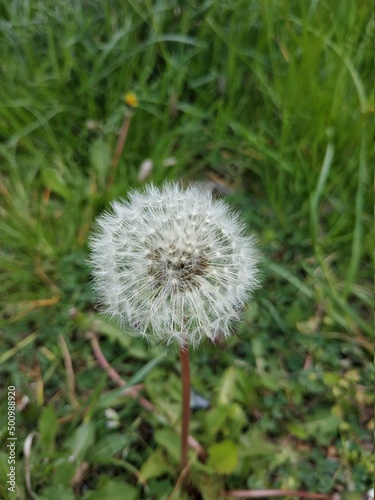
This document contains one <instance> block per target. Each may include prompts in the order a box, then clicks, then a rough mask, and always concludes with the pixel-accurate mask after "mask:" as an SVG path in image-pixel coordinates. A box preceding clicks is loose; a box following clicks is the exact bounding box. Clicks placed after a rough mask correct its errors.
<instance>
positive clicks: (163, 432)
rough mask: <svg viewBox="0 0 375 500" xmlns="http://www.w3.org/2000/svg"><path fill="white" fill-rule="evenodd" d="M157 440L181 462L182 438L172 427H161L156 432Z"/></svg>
mask: <svg viewBox="0 0 375 500" xmlns="http://www.w3.org/2000/svg"><path fill="white" fill-rule="evenodd" d="M155 441H156V442H157V443H158V444H160V446H162V447H163V448H165V449H166V450H167V451H168V453H169V454H170V455H171V457H172V458H173V459H174V460H175V461H176V462H179V460H180V448H181V446H180V438H179V436H177V434H176V433H175V432H173V431H172V430H171V429H159V430H157V431H156V432H155Z"/></svg>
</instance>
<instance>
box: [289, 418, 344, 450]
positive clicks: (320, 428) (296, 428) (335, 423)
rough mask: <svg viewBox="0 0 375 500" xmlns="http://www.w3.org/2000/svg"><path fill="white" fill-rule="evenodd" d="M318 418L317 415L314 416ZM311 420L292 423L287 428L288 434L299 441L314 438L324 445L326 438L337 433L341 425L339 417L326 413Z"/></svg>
mask: <svg viewBox="0 0 375 500" xmlns="http://www.w3.org/2000/svg"><path fill="white" fill-rule="evenodd" d="M316 417H318V415H316ZM316 417H315V418H313V419H311V420H310V421H308V422H305V423H298V424H297V423H293V424H290V425H289V426H288V428H289V430H290V432H291V433H292V434H293V435H294V436H296V437H297V438H299V439H308V438H310V437H312V438H315V439H316V440H317V441H318V442H320V443H325V442H326V441H327V438H329V437H331V436H332V435H334V434H335V433H336V432H338V429H339V425H340V423H341V419H340V417H338V416H337V415H332V414H330V413H328V414H327V415H324V416H319V417H318V418H316Z"/></svg>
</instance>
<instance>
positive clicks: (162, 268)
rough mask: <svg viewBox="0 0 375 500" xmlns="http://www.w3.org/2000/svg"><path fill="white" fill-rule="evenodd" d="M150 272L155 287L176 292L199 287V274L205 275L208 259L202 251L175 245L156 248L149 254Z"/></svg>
mask: <svg viewBox="0 0 375 500" xmlns="http://www.w3.org/2000/svg"><path fill="white" fill-rule="evenodd" d="M148 257H149V261H150V265H149V268H148V274H149V276H150V277H151V278H152V285H153V287H154V288H155V289H159V290H160V291H161V290H164V291H166V290H169V291H171V292H173V293H175V292H181V293H183V292H186V291H190V290H192V289H193V288H195V287H199V286H200V283H199V280H198V276H203V275H204V274H205V271H206V269H207V265H208V261H207V258H206V257H205V256H204V254H203V253H202V252H199V251H198V252H197V251H194V252H193V251H190V250H180V249H177V248H176V247H175V246H174V245H170V246H169V248H168V249H165V248H161V247H158V248H155V249H154V250H153V251H152V252H150V254H149V256H148Z"/></svg>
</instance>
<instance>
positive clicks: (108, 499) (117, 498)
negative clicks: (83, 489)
mask: <svg viewBox="0 0 375 500" xmlns="http://www.w3.org/2000/svg"><path fill="white" fill-rule="evenodd" d="M137 498H139V495H138V490H137V489H136V488H134V486H131V485H130V484H127V483H123V482H120V481H108V482H107V483H105V484H103V485H102V486H100V487H99V488H98V489H97V490H95V491H93V492H92V493H89V494H88V495H87V497H85V500H136V499H137Z"/></svg>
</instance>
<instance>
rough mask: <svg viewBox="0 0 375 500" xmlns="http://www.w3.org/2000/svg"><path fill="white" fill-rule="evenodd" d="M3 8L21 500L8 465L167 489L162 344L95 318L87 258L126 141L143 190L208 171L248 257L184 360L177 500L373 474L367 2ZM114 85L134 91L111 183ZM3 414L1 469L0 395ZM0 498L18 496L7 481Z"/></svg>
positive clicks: (117, 102)
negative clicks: (254, 261)
mask: <svg viewBox="0 0 375 500" xmlns="http://www.w3.org/2000/svg"><path fill="white" fill-rule="evenodd" d="M0 15H1V18H0V33H1V43H2V49H3V50H2V54H3V55H2V59H1V62H0V68H1V72H2V75H3V78H2V89H1V96H2V99H1V104H0V136H1V139H2V143H1V145H0V156H1V174H2V175H1V180H0V193H1V205H0V234H1V242H2V245H1V247H2V249H1V253H0V269H1V275H0V301H1V302H0V303H1V318H2V319H1V323H2V325H1V340H0V342H1V344H0V376H1V379H2V381H3V383H2V388H1V390H0V397H1V401H2V403H1V404H2V407H4V408H5V402H6V387H7V386H8V385H15V386H16V387H17V390H18V397H19V399H22V397H23V396H27V398H28V400H29V402H28V404H27V406H26V407H25V408H24V409H21V407H20V409H19V411H18V413H17V436H18V441H17V474H18V476H17V488H18V493H17V498H20V499H24V498H27V493H26V485H25V481H26V480H25V474H24V468H23V466H24V465H25V464H26V465H27V466H30V468H31V473H30V480H31V488H32V491H33V492H34V493H35V498H38V499H46V500H49V499H52V498H57V497H59V498H64V499H67V500H68V499H73V498H84V499H87V500H90V499H91V500H94V499H95V498H101V499H102V498H103V499H104V498H118V497H116V496H115V495H116V494H117V495H120V497H121V498H127V499H132V498H134V499H141V498H142V499H157V500H159V499H162V498H166V497H167V495H168V494H170V493H171V492H172V490H173V488H174V485H175V484H176V481H177V478H178V475H179V470H178V446H179V445H178V434H177V428H178V423H179V418H180V414H179V412H180V397H181V396H180V380H179V370H180V368H179V364H178V357H177V355H176V354H175V353H174V352H169V353H168V355H167V356H160V354H161V353H160V352H155V351H152V350H150V349H149V348H148V347H147V345H146V344H145V343H144V342H142V341H139V340H137V339H135V338H133V337H131V336H129V335H128V333H127V332H120V331H119V330H118V329H117V327H116V326H115V325H111V324H109V323H108V322H107V320H105V319H104V318H102V317H101V316H100V315H99V314H98V313H97V312H96V310H95V297H94V295H93V292H92V291H91V287H90V285H89V284H88V283H89V269H88V268H87V265H86V263H85V259H86V256H87V235H88V232H89V230H90V227H91V225H92V222H93V219H94V218H95V216H96V215H97V214H98V213H99V212H100V211H101V210H102V209H103V208H104V207H105V206H107V204H108V202H109V201H110V200H112V199H113V198H115V197H118V196H125V195H126V193H127V191H128V190H129V189H130V188H133V187H137V186H141V184H142V182H140V181H139V180H138V173H139V168H140V165H141V163H142V162H143V161H144V160H145V159H146V158H150V159H152V161H153V170H152V174H151V176H150V178H149V179H148V180H152V181H153V182H155V183H160V182H162V181H163V180H164V179H183V180H184V181H189V180H198V181H207V180H209V181H210V182H211V181H212V179H214V180H215V182H216V183H218V182H219V185H220V186H221V188H220V189H222V187H223V186H224V190H225V192H226V193H228V197H227V198H228V200H229V201H230V202H231V203H233V204H234V205H236V206H237V207H238V208H239V209H240V210H241V211H242V213H243V217H244V219H245V220H246V222H248V224H249V227H250V229H251V230H253V231H255V232H256V233H257V234H258V236H259V240H260V246H261V249H262V253H263V255H264V261H263V276H264V284H263V288H262V290H261V291H260V292H258V294H257V296H256V298H255V300H254V302H252V303H251V304H250V305H249V307H248V309H247V310H246V311H245V314H244V322H243V323H242V324H241V326H240V328H239V331H238V332H237V335H236V336H234V337H233V338H232V339H230V341H229V342H228V344H227V345H226V346H210V345H207V346H205V347H203V348H200V349H199V350H196V351H195V352H194V353H193V354H192V360H191V362H192V370H193V379H192V382H193V387H194V389H195V390H196V391H198V392H199V393H201V394H202V395H203V396H204V397H206V398H208V399H209V401H210V403H211V407H210V409H208V410H199V411H196V412H194V414H193V418H192V429H191V432H192V434H193V435H194V436H195V437H196V438H197V439H198V440H199V441H200V442H201V443H202V445H203V446H204V447H205V448H206V449H207V450H208V451H209V453H210V455H209V460H208V462H207V463H206V464H205V465H203V464H200V463H199V462H198V461H197V460H196V459H195V461H194V465H193V470H192V481H193V484H194V488H195V491H196V493H195V496H192V498H199V497H198V496H197V495H198V493H197V492H198V491H199V492H200V494H201V495H202V498H204V500H211V499H212V498H219V493H218V490H220V489H221V488H225V489H226V490H229V489H245V488H289V489H290V488H293V489H304V490H309V491H316V492H322V493H325V492H327V493H332V492H334V491H341V492H343V493H344V492H347V491H364V490H366V489H367V488H369V487H370V484H371V483H372V479H371V478H372V474H373V463H372V460H371V453H372V432H373V426H372V415H373V413H372V405H373V397H372V379H373V368H372V360H371V358H372V354H371V353H372V333H373V281H372V275H373V267H372V248H373V198H372V192H371V191H372V185H373V178H372V168H371V165H372V147H371V142H370V141H371V139H372V137H371V136H372V130H373V126H372V118H371V113H372V111H373V102H372V87H373V82H372V77H371V75H372V69H373V64H372V61H373V57H372V48H371V47H372V38H373V24H372V17H371V8H370V5H369V4H368V2H342V1H339V0H334V1H331V2H323V1H317V2H297V1H291V2H287V1H281V0H279V1H273V2H268V1H266V0H252V1H245V0H237V1H233V2H227V1H224V0H211V1H205V2H202V3H199V2H197V3H196V4H191V3H190V2H185V3H179V2H174V1H171V2H167V1H165V0H158V1H155V2H150V1H148V0H147V1H144V2H136V1H134V0H130V1H125V0H123V1H120V0H114V1H111V2H95V1H87V2H83V1H73V0H71V1H62V0H57V1H55V2H42V1H38V0H34V1H26V0H17V1H14V2H8V3H6V2H3V3H2V4H1V6H0ZM129 90H132V91H135V92H136V94H137V96H138V99H139V101H140V105H139V107H138V108H137V109H136V110H135V112H134V116H133V118H132V121H131V125H130V129H129V135H128V137H127V142H126V146H125V149H124V153H123V155H122V157H121V161H120V164H119V167H118V169H117V170H116V172H115V178H114V182H113V183H112V184H110V183H109V179H110V177H111V156H112V154H113V151H114V149H115V145H116V141H117V134H118V131H119V129H120V127H121V123H122V120H123V114H124V105H123V100H122V99H123V95H124V93H125V92H127V91H129ZM168 158H175V160H176V161H175V164H174V165H173V166H170V167H166V166H165V165H164V162H165V161H166V160H167V159H168ZM220 186H219V187H220ZM93 329H95V331H96V332H97V333H98V335H100V342H101V347H102V350H103V352H104V354H105V356H106V357H107V359H108V360H109V361H110V363H111V365H112V366H113V367H114V368H116V370H118V372H119V373H120V374H121V375H122V376H123V377H124V378H125V379H126V380H133V381H134V383H139V381H142V382H144V383H145V391H144V394H145V396H146V397H147V398H149V399H150V400H151V401H152V402H153V403H154V404H155V406H156V407H157V408H159V410H158V412H155V414H150V413H147V412H146V411H145V410H143V409H142V408H141V407H140V406H139V404H138V403H137V402H136V401H134V400H131V399H129V398H127V399H124V398H121V397H120V396H119V394H118V392H114V385H113V382H111V381H109V380H108V378H107V376H106V374H105V373H104V372H103V371H101V370H100V368H99V367H98V366H97V364H96V362H95V360H94V357H93V354H92V351H91V347H90V344H89V342H88V340H87V339H86V337H85V333H87V331H92V330H93ZM61 336H62V337H63V339H64V340H65V343H66V346H67V348H68V350H69V353H70V357H71V361H72V364H73V372H74V376H75V383H76V394H75V395H74V394H73V393H72V388H71V386H70V385H69V378H68V371H67V368H66V365H65V363H64V355H63V351H64V348H63V342H62V341H61V339H60V340H59V338H60V337H61ZM148 363H151V364H148ZM108 406H111V407H112V408H114V409H115V410H116V411H117V416H116V418H117V419H118V428H116V429H109V428H108V427H107V425H106V417H105V415H104V410H105V409H106V408H107V407H108ZM69 416H72V418H71V419H70V420H65V421H64V420H63V422H65V423H61V421H60V420H59V419H63V418H64V417H69ZM0 422H1V426H0V428H1V429H2V430H1V431H0V440H1V442H2V443H3V445H2V451H0V478H1V480H0V483H1V484H4V483H5V480H6V473H7V472H8V464H7V463H6V459H7V451H6V450H7V449H6V447H5V445H6V438H7V433H6V426H5V424H6V412H2V414H1V417H0ZM59 422H60V423H59ZM33 432H36V433H37V434H32V433H33ZM31 435H32V436H33V441H32V445H31V448H30V449H29V451H28V450H27V449H26V451H25V450H24V449H23V446H24V443H25V440H26V438H27V436H31ZM69 457H73V458H72V459H71V460H69ZM85 464H87V465H85ZM83 470H85V472H84V473H83ZM77 471H80V472H81V474H79V473H78V475H77ZM138 471H141V473H142V474H143V477H144V478H147V485H145V484H144V483H142V478H140V477H139V472H138ZM73 476H75V480H74V484H73V486H72V483H71V480H72V478H73ZM111 495H113V496H111ZM0 496H1V497H2V498H3V497H4V498H8V497H9V498H13V497H14V496H13V497H12V496H10V495H8V493H7V491H6V489H5V487H4V486H0ZM180 498H188V496H187V493H186V492H185V493H184V492H180Z"/></svg>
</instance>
